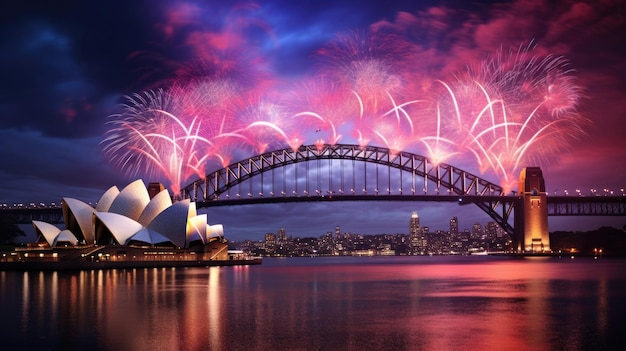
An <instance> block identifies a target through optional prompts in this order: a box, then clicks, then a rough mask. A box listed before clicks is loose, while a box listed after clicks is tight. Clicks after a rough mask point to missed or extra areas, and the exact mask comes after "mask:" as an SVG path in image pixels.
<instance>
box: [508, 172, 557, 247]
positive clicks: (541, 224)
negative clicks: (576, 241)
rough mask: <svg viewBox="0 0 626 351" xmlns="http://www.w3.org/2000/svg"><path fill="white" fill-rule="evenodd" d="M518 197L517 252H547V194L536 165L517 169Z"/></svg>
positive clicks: (516, 212) (516, 217) (516, 215)
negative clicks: (518, 177) (518, 171)
mask: <svg viewBox="0 0 626 351" xmlns="http://www.w3.org/2000/svg"><path fill="white" fill-rule="evenodd" d="M518 195H519V199H520V201H518V203H517V206H516V208H515V233H516V237H517V238H516V241H517V242H516V243H515V245H516V247H517V250H518V251H519V252H521V251H525V252H549V251H550V232H549V230H548V197H547V193H546V184H545V181H544V178H543V173H542V172H541V168H539V167H526V168H524V169H523V170H522V171H521V172H520V179H519V193H518Z"/></svg>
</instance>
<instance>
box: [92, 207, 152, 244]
mask: <svg viewBox="0 0 626 351" xmlns="http://www.w3.org/2000/svg"><path fill="white" fill-rule="evenodd" d="M95 216H96V217H97V218H98V220H99V221H94V222H95V223H94V226H96V229H95V232H96V233H98V232H99V229H98V228H97V226H99V225H101V224H102V225H104V226H106V228H107V229H108V231H109V232H111V234H112V235H113V237H114V238H115V240H116V241H117V242H118V243H119V244H120V245H126V244H127V243H128V240H129V239H130V238H131V237H132V236H133V235H135V234H136V233H137V232H139V231H140V230H142V229H143V228H144V227H143V226H142V225H141V224H140V223H138V222H137V221H135V220H133V219H131V218H128V217H126V216H124V215H121V214H118V213H111V212H96V215H95Z"/></svg>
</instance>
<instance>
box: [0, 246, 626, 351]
mask: <svg viewBox="0 0 626 351" xmlns="http://www.w3.org/2000/svg"><path fill="white" fill-rule="evenodd" d="M0 313H1V318H0V321H1V322H0V343H1V346H0V347H1V348H2V349H3V350H35V349H37V350H464V351H468V350H619V349H624V347H625V345H626V331H625V329H624V323H625V322H626V259H618V258H597V259H594V258H592V257H588V258H581V257H577V258H570V257H561V258H556V257H550V258H548V257H535V258H508V257H492V256H459V257H457V256H448V257H337V258H285V259H272V258H266V259H264V262H263V264H262V265H259V266H235V267H196V268H150V269H117V270H116V269H113V270H90V271H70V272H33V271H30V272H14V271H3V272H0Z"/></svg>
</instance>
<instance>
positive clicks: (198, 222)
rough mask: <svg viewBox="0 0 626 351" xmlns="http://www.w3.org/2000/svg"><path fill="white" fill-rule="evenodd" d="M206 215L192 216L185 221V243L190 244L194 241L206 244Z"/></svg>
mask: <svg viewBox="0 0 626 351" xmlns="http://www.w3.org/2000/svg"><path fill="white" fill-rule="evenodd" d="M206 218H207V216H206V214H201V215H199V216H194V217H191V218H189V220H188V221H187V242H188V243H190V242H192V241H194V240H202V242H203V243H206V242H207V241H206V230H207V224H206Z"/></svg>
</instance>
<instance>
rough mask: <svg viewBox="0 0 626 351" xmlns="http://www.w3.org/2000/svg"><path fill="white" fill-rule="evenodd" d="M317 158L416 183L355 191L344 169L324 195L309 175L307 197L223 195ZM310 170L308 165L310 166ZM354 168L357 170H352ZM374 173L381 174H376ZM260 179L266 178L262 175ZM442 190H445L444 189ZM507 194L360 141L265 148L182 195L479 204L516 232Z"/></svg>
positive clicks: (214, 201) (215, 200) (207, 199)
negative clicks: (369, 167) (371, 167)
mask: <svg viewBox="0 0 626 351" xmlns="http://www.w3.org/2000/svg"><path fill="white" fill-rule="evenodd" d="M315 160H352V161H360V162H365V163H373V164H377V165H382V166H386V167H388V168H389V169H397V170H400V177H401V176H402V172H407V173H409V174H410V175H411V177H412V185H413V186H412V188H411V190H410V191H409V192H408V193H407V192H404V191H403V190H402V189H400V190H399V191H400V193H399V194H392V193H391V190H390V187H389V188H387V193H386V194H385V193H384V192H383V193H382V194H381V192H379V191H378V189H375V195H371V194H369V195H368V194H362V195H361V194H357V192H356V191H355V190H354V189H350V191H348V193H346V192H345V191H344V190H345V189H343V185H344V184H343V182H344V178H343V169H342V171H341V172H342V175H341V183H342V184H341V186H340V189H339V191H336V192H334V191H333V192H330V193H329V194H323V193H320V192H319V191H317V193H315V194H310V192H309V191H308V190H309V189H308V178H307V190H306V191H305V192H304V193H305V194H304V196H300V195H299V194H295V193H296V192H295V191H294V195H289V194H287V193H286V192H285V191H284V190H283V191H282V192H281V193H280V195H279V196H276V195H275V193H274V192H273V191H272V192H271V194H270V196H264V194H259V195H260V196H259V197H255V196H254V195H253V194H251V193H248V194H247V195H248V196H247V197H246V196H244V197H241V196H240V195H239V194H238V196H237V198H236V199H233V198H231V197H230V196H227V197H228V198H227V199H225V198H224V197H223V196H222V195H224V194H228V192H229V191H230V190H231V189H233V188H235V187H236V186H238V185H240V184H241V183H243V182H245V181H247V180H249V179H251V178H253V177H256V176H259V175H261V177H263V174H264V173H266V172H270V171H273V170H275V169H278V168H281V167H286V166H288V165H291V164H296V163H301V162H311V161H315ZM364 169H366V168H364ZM308 171H309V168H308V167H307V172H308ZM352 171H353V172H356V171H355V170H354V169H352ZM377 172H378V170H377ZM364 173H365V175H364V176H365V177H367V174H366V171H364ZM376 174H377V175H378V173H376ZM306 177H309V175H308V174H307V175H306ZM353 177H354V175H353ZM416 178H419V179H421V180H422V181H423V186H424V188H423V189H422V190H423V194H419V192H417V191H416V189H415V179H416ZM283 181H284V179H283ZM329 182H332V177H329ZM376 182H377V185H378V179H376ZM401 182H402V181H401ZM429 182H430V183H434V184H435V189H434V190H435V192H436V195H427V193H428V191H429V190H428V183H429ZM261 183H263V179H262V178H261ZM272 183H273V180H272ZM365 183H367V180H365ZM329 188H330V186H329ZM442 189H443V193H444V194H445V195H441V194H440V191H441V190H442ZM364 192H365V189H364ZM504 195H505V194H504V193H503V189H502V187H500V186H499V185H496V184H494V183H491V182H489V181H487V180H485V179H482V178H480V177H478V176H476V175H474V174H471V173H469V172H466V171H464V170H462V169H459V168H456V167H454V166H451V165H449V164H445V163H439V164H434V163H432V162H430V160H429V159H428V158H426V157H424V156H420V155H417V154H413V153H409V152H404V151H403V152H397V153H393V152H391V151H390V150H389V149H388V148H383V147H377V146H365V147H360V146H359V145H346V144H335V145H329V144H325V145H304V146H300V147H299V148H298V149H297V150H295V151H294V150H292V149H291V148H285V149H281V150H275V151H270V152H266V153H263V154H261V155H256V156H253V157H250V158H247V159H244V160H242V161H239V162H235V163H232V164H230V165H229V166H227V167H224V168H222V169H219V170H217V171H215V172H212V173H210V174H208V175H207V176H206V177H205V178H202V179H198V180H196V181H194V182H193V183H191V184H189V185H188V186H186V187H184V188H183V189H182V190H181V196H182V197H183V198H189V199H191V200H192V201H195V202H196V204H197V206H198V207H208V206H220V205H233V204H251V203H270V202H272V203H276V202H307V201H372V200H376V201H440V202H443V201H450V202H452V201H454V202H459V203H461V204H466V203H475V204H476V205H477V206H478V207H479V208H481V209H482V210H483V211H485V212H486V213H487V214H488V215H489V216H490V217H491V218H493V219H494V220H495V221H496V222H497V223H498V224H499V225H500V226H501V227H502V228H503V229H504V230H505V231H506V232H507V233H509V234H510V235H514V228H513V227H512V226H511V225H510V224H509V218H510V217H511V215H512V213H513V208H514V204H515V202H516V201H517V199H518V198H517V197H514V196H504Z"/></svg>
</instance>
